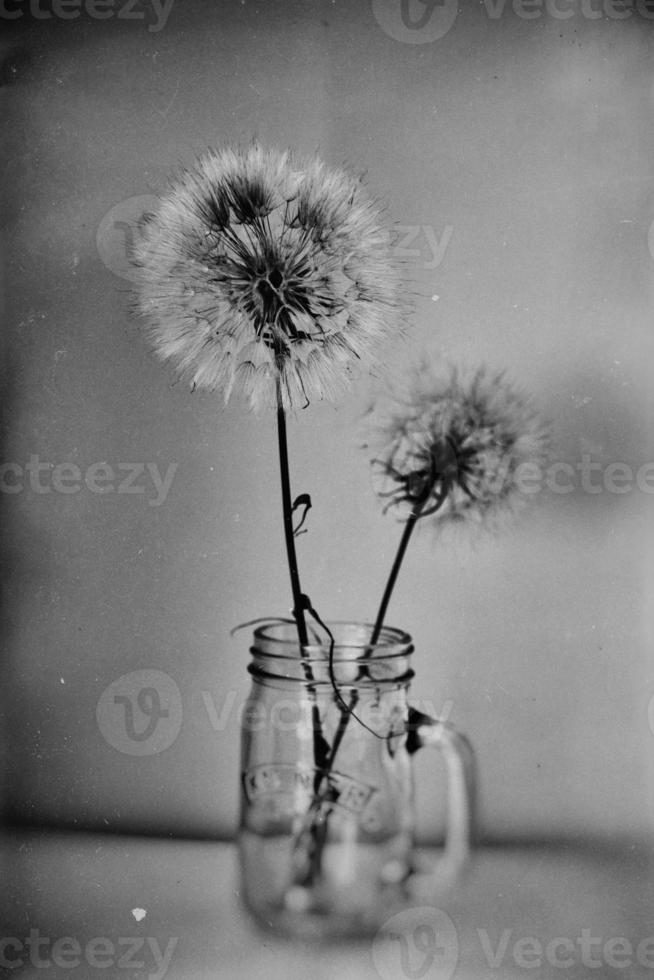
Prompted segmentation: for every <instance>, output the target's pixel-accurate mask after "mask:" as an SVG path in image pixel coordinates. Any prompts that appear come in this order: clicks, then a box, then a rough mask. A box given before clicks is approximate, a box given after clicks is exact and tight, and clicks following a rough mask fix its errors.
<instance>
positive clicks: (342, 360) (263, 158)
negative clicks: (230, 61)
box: [132, 145, 401, 409]
mask: <svg viewBox="0 0 654 980" xmlns="http://www.w3.org/2000/svg"><path fill="white" fill-rule="evenodd" d="M132 261H133V263H134V265H135V268H136V270H137V275H138V282H137V298H136V307H137V310H138V312H139V313H140V314H142V315H143V316H145V318H146V320H147V322H148V325H149V327H148V329H149V333H150V336H151V339H152V342H153V345H154V348H155V350H156V352H157V353H158V355H159V356H160V357H161V358H162V359H164V360H167V361H170V362H172V363H173V364H174V366H175V367H176V368H177V370H178V371H179V372H180V373H181V374H182V375H183V376H184V377H185V378H187V379H188V380H189V382H190V384H191V386H192V387H193V388H205V389H210V390H217V391H221V392H222V393H223V395H224V398H225V401H227V400H228V399H229V397H230V395H231V393H232V391H234V390H236V391H238V392H240V393H241V394H244V395H245V396H246V398H248V400H249V402H250V404H251V406H252V407H253V408H255V409H256V408H259V407H261V406H263V405H269V406H275V405H277V398H278V395H277V388H278V387H279V390H280V391H281V398H282V403H283V406H284V408H292V407H304V406H305V405H306V404H307V403H308V402H310V401H312V400H313V399H321V398H326V399H334V398H335V397H336V396H337V395H338V394H340V393H341V391H342V390H343V388H344V387H345V386H346V385H347V383H348V381H349V378H350V375H351V373H352V369H353V368H354V367H355V366H357V365H359V364H360V365H363V366H364V367H372V366H373V365H374V362H375V359H376V357H377V356H378V348H379V345H380V343H381V342H382V341H383V340H384V339H385V338H386V337H387V336H389V335H391V334H392V333H393V332H394V331H395V332H397V331H398V330H399V326H398V324H399V322H400V314H401V304H400V301H399V298H398V275H397V265H396V261H395V259H394V257H393V252H392V245H391V236H390V233H389V231H388V230H387V229H386V228H385V227H384V225H383V223H382V222H381V220H380V210H379V207H378V206H377V205H376V204H375V203H373V202H372V201H371V200H370V199H369V198H368V197H367V195H366V194H365V192H364V189H363V187H362V184H361V182H360V181H359V180H358V179H355V178H354V177H352V176H350V175H348V174H346V173H344V172H341V171H332V170H329V169H327V168H326V167H325V166H324V165H323V164H322V163H321V162H320V161H319V160H317V159H310V160H300V159H296V158H295V157H294V156H293V155H291V154H290V153H279V152H276V151H273V150H265V149H263V148H262V147H260V146H258V145H254V146H252V147H250V148H249V149H247V150H243V151H241V150H236V149H226V150H222V151H211V152H209V153H207V154H206V155H204V156H203V157H201V158H200V159H199V160H197V161H196V163H195V164H194V165H193V167H191V169H189V170H187V171H185V172H183V173H182V174H181V175H180V176H179V177H178V178H176V179H175V180H174V181H173V183H172V185H171V187H170V189H169V191H168V193H167V194H165V195H164V196H163V197H162V198H161V199H160V202H159V206H158V208H157V209H156V210H155V211H154V213H152V214H150V215H148V216H146V218H144V220H143V222H142V223H141V226H140V228H139V234H138V236H137V240H136V242H135V245H134V248H133V254H132Z"/></svg>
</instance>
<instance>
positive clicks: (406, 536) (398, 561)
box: [370, 507, 422, 644]
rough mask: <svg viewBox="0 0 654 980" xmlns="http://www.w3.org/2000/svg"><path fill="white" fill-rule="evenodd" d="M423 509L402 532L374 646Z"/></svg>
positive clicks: (415, 512)
mask: <svg viewBox="0 0 654 980" xmlns="http://www.w3.org/2000/svg"><path fill="white" fill-rule="evenodd" d="M421 511H422V507H419V508H416V509H415V510H414V511H413V512H412V513H411V515H410V516H409V518H408V519H407V522H406V524H405V525H404V531H403V532H402V537H401V539H400V543H399V546H398V549H397V554H396V555H395V561H394V562H393V567H392V568H391V573H390V575H389V576H388V581H387V583H386V588H385V589H384V594H383V596H382V600H381V602H380V604H379V612H378V613H377V619H376V620H375V626H374V629H373V631H372V636H371V637H370V643H371V644H374V643H376V642H377V640H378V639H379V634H380V633H381V631H382V627H383V625H384V620H385V619H386V611H387V609H388V603H389V602H390V601H391V595H392V594H393V589H394V588H395V582H396V581H397V576H398V574H399V571H400V568H401V567H402V560H403V558H404V553H405V551H406V549H407V545H408V544H409V541H410V540H411V535H412V534H413V529H414V528H415V526H416V523H417V521H418V518H419V517H420V513H421Z"/></svg>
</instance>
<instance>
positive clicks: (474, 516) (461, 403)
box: [371, 366, 548, 524]
mask: <svg viewBox="0 0 654 980" xmlns="http://www.w3.org/2000/svg"><path fill="white" fill-rule="evenodd" d="M371 425H372V426H374V436H373V439H372V440H371V445H372V446H373V447H376V449H377V451H376V453H375V458H374V459H373V460H372V468H373V475H374V483H375V490H376V492H377V494H378V496H379V497H380V499H381V500H382V501H383V502H384V510H385V511H387V510H393V511H395V512H396V513H397V514H398V516H399V517H400V518H401V519H407V518H408V517H410V516H411V515H419V516H420V517H421V518H422V517H428V516H429V515H432V514H433V515H435V517H436V518H437V520H438V522H439V524H440V523H441V522H452V523H461V522H463V521H467V522H472V523H476V524H481V523H484V524H485V523H487V522H490V523H496V522H497V521H498V520H500V521H501V519H502V518H504V517H506V516H508V515H510V514H512V513H513V512H515V511H516V510H517V509H519V508H520V506H521V505H522V504H523V503H524V502H525V500H526V495H525V493H524V491H523V489H522V485H521V472H524V471H523V470H522V467H523V465H524V464H531V465H533V466H537V467H541V466H542V465H543V463H544V460H545V457H546V453H547V441H548V439H547V432H546V429H545V426H544V425H543V423H542V421H541V419H540V417H539V415H538V413H537V412H536V410H535V409H534V407H533V405H532V404H531V402H530V400H529V399H528V398H526V397H525V396H524V395H522V394H521V393H520V392H518V391H516V390H515V389H514V388H513V387H512V386H511V385H509V384H508V383H507V382H506V380H505V378H504V375H503V374H502V373H489V372H488V371H487V370H486V369H484V368H481V369H480V370H478V371H477V372H476V373H475V374H474V375H472V377H470V378H469V379H468V380H466V379H461V378H460V377H459V374H458V373H457V371H456V370H452V371H451V372H450V373H449V374H448V375H447V376H438V375H436V374H434V373H433V372H432V371H431V370H430V369H429V368H427V367H426V366H423V367H422V368H421V369H419V370H418V371H416V372H415V376H414V378H413V382H412V384H411V386H410V388H409V391H408V393H406V394H399V395H398V394H396V395H391V396H387V397H386V398H385V399H382V400H381V401H380V402H378V403H377V404H376V405H374V406H373V408H372V410H371Z"/></svg>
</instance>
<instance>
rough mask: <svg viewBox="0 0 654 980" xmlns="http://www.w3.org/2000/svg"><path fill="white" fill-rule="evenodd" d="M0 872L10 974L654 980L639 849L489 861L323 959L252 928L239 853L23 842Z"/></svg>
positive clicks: (37, 977)
mask: <svg viewBox="0 0 654 980" xmlns="http://www.w3.org/2000/svg"><path fill="white" fill-rule="evenodd" d="M0 861H1V864H0V870H1V872H2V889H1V892H2V894H1V895H0V923H1V929H0V954H1V955H3V956H4V958H5V960H4V962H3V961H2V959H1V958H0V976H5V975H6V976H11V977H18V976H20V977H21V978H34V980H45V978H48V980H65V978H78V980H95V978H96V977H97V978H101V977H102V978H104V980H163V977H164V976H165V977H167V978H168V980H205V978H206V980H209V978H212V980H215V978H223V977H224V978H229V980H240V978H247V980H253V978H259V977H261V978H262V980H263V978H265V980H276V978H278V977H279V978H282V977H283V978H285V980H286V978H288V980H294V978H298V980H299V978H302V980H327V978H329V980H333V978H337V980H340V978H343V980H359V978H361V980H368V978H370V980H380V978H381V980H395V978H397V980H423V978H427V980H430V978H438V980H450V978H454V980H467V978H489V977H499V978H505V977H510V978H512V977H524V978H543V977H553V978H554V977H557V978H562V977H565V978H570V977H572V978H575V980H577V978H586V977H594V978H598V977H599V978H603V977H612V976H616V977H618V976H619V977H621V978H628V980H633V978H640V977H648V978H654V938H652V941H651V942H649V943H648V942H647V940H648V938H649V937H654V901H653V899H654V878H653V876H652V870H653V869H654V864H653V863H652V859H651V854H650V851H649V850H647V849H646V848H645V847H643V846H640V845H630V846H626V845H625V846H622V847H607V846H599V845H598V846H596V847H591V846H590V845H587V846H585V847H578V846H575V845H572V844H570V845H561V844H558V845H554V844H552V845H548V846H520V847H493V848H480V849H479V850H478V851H477V852H476V855H475V859H474V861H473V864H472V866H471V868H470V871H469V872H468V874H467V875H466V876H465V878H464V879H463V880H462V881H461V882H460V883H459V884H458V885H457V887H456V888H455V889H454V890H453V891H452V893H451V894H450V895H449V896H447V897H446V898H442V899H439V901H438V906H437V907H432V906H429V905H428V904H423V905H419V906H415V907H412V908H411V907H410V908H407V910H406V912H404V913H402V918H401V919H400V920H398V921H395V922H392V923H390V928H389V930H386V931H385V932H384V933H383V934H380V935H379V936H378V937H376V938H374V939H373V940H362V941H359V942H348V943H340V944H338V943H334V944H331V945H322V946H316V945H311V944H310V943H300V942H297V941H292V942H291V941H285V940H282V939H280V938H278V937H276V936H274V935H268V934H264V933H262V932H260V931H259V930H258V929H257V928H256V927H255V926H254V925H253V924H252V923H251V922H250V920H249V918H248V916H247V914H246V913H245V912H244V911H243V910H242V908H241V907H240V904H239V899H238V894H239V880H238V866H237V853H236V848H235V846H234V845H233V844H229V843H215V842H196V841H177V840H169V839H152V838H138V837H126V836H114V835H111V836H109V835H106V836H103V835H93V834H82V833H80V834H72V833H55V832H46V831H12V832H8V833H6V834H5V835H4V836H3V837H2V838H1V839H0ZM139 910H141V911H139ZM143 912H144V913H145V914H144V915H143ZM30 937H31V942H30ZM66 937H70V939H69V940H66ZM71 940H72V941H74V944H76V945H74V944H71V942H70V941H71ZM9 964H11V969H9ZM3 966H4V967H5V969H4V970H3V969H2V967H3Z"/></svg>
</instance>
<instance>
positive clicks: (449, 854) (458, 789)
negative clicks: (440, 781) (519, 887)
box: [406, 707, 476, 897]
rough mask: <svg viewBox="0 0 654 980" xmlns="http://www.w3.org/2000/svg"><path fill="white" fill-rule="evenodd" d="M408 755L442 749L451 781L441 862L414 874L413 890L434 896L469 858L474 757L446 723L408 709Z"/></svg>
mask: <svg viewBox="0 0 654 980" xmlns="http://www.w3.org/2000/svg"><path fill="white" fill-rule="evenodd" d="M407 730H408V737H407V743H406V747H407V751H408V752H409V754H411V755H412V754H413V753H414V752H416V751H417V750H418V749H420V748H422V746H423V745H427V746H431V747H433V748H436V749H439V750H440V751H441V752H442V753H443V756H444V759H445V766H446V769H447V779H448V802H447V830H446V836H445V849H444V854H443V857H442V859H441V860H439V861H438V862H437V864H436V866H435V867H433V868H432V869H431V870H430V871H428V872H414V874H413V875H412V876H411V879H410V882H411V887H412V890H414V891H419V892H420V894H421V895H422V896H423V897H424V895H426V894H429V895H433V894H434V892H436V891H440V889H441V888H442V887H449V886H450V885H451V884H452V883H453V882H454V881H455V880H456V879H457V877H458V876H459V874H460V873H461V871H462V870H463V868H464V866H465V865H466V863H467V862H468V859H469V857H470V851H471V846H472V839H473V829H474V806H475V783H476V779H475V757H474V753H473V750H472V746H471V745H470V742H469V741H468V739H467V738H466V737H465V736H464V735H461V734H460V733H459V732H457V730H456V729H455V728H453V727H452V726H451V725H449V724H447V723H446V722H444V721H438V720H436V719H434V718H430V717H429V716H428V715H425V714H423V713H422V712H421V711H417V710H416V709H415V708H411V707H410V708H409V717H408V721H407Z"/></svg>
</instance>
